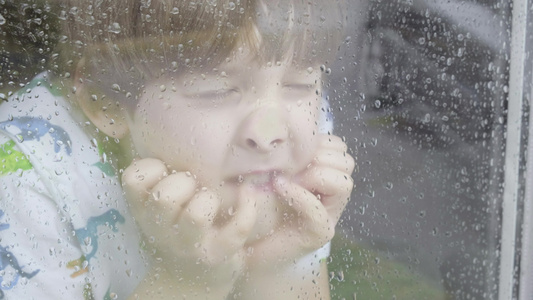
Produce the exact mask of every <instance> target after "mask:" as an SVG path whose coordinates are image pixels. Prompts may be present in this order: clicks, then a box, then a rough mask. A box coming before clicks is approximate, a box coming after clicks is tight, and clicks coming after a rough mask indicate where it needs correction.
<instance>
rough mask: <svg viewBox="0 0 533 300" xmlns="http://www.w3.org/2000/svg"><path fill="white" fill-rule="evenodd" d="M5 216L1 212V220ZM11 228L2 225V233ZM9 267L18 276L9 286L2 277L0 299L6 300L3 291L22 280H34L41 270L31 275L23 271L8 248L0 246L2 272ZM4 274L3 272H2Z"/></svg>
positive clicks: (0, 226)
mask: <svg viewBox="0 0 533 300" xmlns="http://www.w3.org/2000/svg"><path fill="white" fill-rule="evenodd" d="M3 216H4V212H3V211H2V210H0V218H1V217H3ZM8 228H9V224H6V223H0V231H2V230H7V229H8ZM8 267H11V268H13V269H14V270H15V271H16V275H15V276H14V278H12V279H11V282H10V283H9V284H5V283H4V278H3V277H2V276H0V282H3V284H2V285H1V286H0V299H4V292H3V290H9V289H12V288H13V287H14V286H15V285H17V283H18V281H19V279H20V278H21V277H22V278H28V279H30V278H32V277H33V276H35V275H36V274H37V273H39V271H40V270H35V271H33V272H31V273H28V272H25V271H23V270H22V269H23V266H21V265H20V264H19V262H18V260H17V258H16V257H15V255H14V254H13V253H12V252H10V251H9V250H8V249H7V247H3V246H2V245H0V271H4V270H6V269H7V268H8ZM1 273H2V274H4V273H3V272H1Z"/></svg>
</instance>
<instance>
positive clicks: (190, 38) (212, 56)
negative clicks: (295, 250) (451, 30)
mask: <svg viewBox="0 0 533 300" xmlns="http://www.w3.org/2000/svg"><path fill="white" fill-rule="evenodd" d="M65 1H67V0H65ZM76 1H79V3H77V4H78V6H75V9H74V10H73V9H72V8H71V9H70V10H69V11H68V12H67V11H66V9H67V8H68V7H69V6H68V5H67V6H65V11H63V12H62V14H64V17H65V18H66V19H67V21H68V22H67V23H68V24H69V27H68V28H67V32H69V36H70V43H71V44H73V46H74V47H72V48H74V49H75V51H74V54H76V55H77V56H78V57H83V58H84V62H83V63H81V64H77V65H78V70H77V71H78V72H80V71H81V72H82V73H83V76H84V77H86V78H88V79H92V81H94V82H98V84H99V85H101V84H102V83H104V85H105V83H110V84H109V85H111V83H113V86H114V87H115V88H114V89H113V90H114V91H115V92H116V86H117V85H120V86H122V87H126V86H131V87H132V88H134V87H137V88H136V89H138V87H139V86H142V84H143V83H144V82H145V81H146V80H147V79H155V78H159V77H160V76H169V75H170V76H174V77H178V76H180V75H181V74H184V73H185V72H191V71H198V70H203V69H213V68H216V67H217V66H218V65H220V64H222V63H224V62H225V61H227V60H228V59H231V57H233V56H234V54H235V53H236V52H237V51H239V49H242V48H245V49H247V50H249V51H250V53H252V55H253V59H254V60H255V61H257V62H259V63H260V64H264V63H267V62H279V61H287V60H289V62H290V63H291V64H293V65H294V66H296V67H300V68H302V69H304V68H307V67H309V66H313V65H317V64H323V63H325V62H326V61H328V60H329V59H332V58H333V57H334V55H335V53H336V51H337V47H338V46H339V45H340V42H341V36H342V29H343V22H342V20H343V17H342V16H341V9H340V5H339V3H337V2H330V1H315V2H308V1H300V0H294V1H273V0H271V1H267V0H265V1H253V0H240V1H235V0H233V1H230V0H223V1H196V2H188V1H178V0H159V1H156V0H152V1H135V0H130V1H127V0H126V1H115V0H92V1H91V0H90V1H87V0H69V1H68V2H76ZM70 7H72V3H70ZM76 49H78V50H79V53H76V51H77V50H76ZM123 90H125V89H123ZM135 92H136V91H135ZM135 92H134V91H132V92H131V93H133V94H136V93H135ZM124 94H126V92H124Z"/></svg>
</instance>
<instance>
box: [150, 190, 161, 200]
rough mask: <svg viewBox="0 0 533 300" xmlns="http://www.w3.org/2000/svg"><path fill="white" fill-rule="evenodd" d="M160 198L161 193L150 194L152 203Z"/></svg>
mask: <svg viewBox="0 0 533 300" xmlns="http://www.w3.org/2000/svg"><path fill="white" fill-rule="evenodd" d="M160 198H161V191H159V190H158V191H155V192H153V193H152V199H154V201H159V199H160Z"/></svg>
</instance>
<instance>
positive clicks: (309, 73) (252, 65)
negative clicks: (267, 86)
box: [183, 48, 321, 79]
mask: <svg viewBox="0 0 533 300" xmlns="http://www.w3.org/2000/svg"><path fill="white" fill-rule="evenodd" d="M255 73H260V74H263V75H267V74H270V75H271V76H276V75H277V76H282V77H292V76H294V77H308V78H315V79H319V78H320V77H321V71H320V67H319V64H318V63H307V64H305V63H302V62H297V61H296V60H294V59H293V58H292V56H290V55H286V56H285V57H283V58H282V59H276V58H272V59H265V58H264V57H260V56H259V55H255V54H253V53H251V52H250V51H249V50H246V49H244V48H238V49H237V50H235V51H233V52H232V53H231V54H230V55H229V56H227V57H225V59H224V60H222V62H221V63H220V64H218V65H215V66H205V67H198V68H191V69H189V72H186V73H185V74H183V75H184V76H185V77H190V76H191V75H193V76H194V75H203V76H217V77H219V78H230V77H239V76H248V75H253V74H255Z"/></svg>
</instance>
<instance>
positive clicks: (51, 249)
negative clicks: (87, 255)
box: [0, 135, 90, 299]
mask: <svg viewBox="0 0 533 300" xmlns="http://www.w3.org/2000/svg"><path fill="white" fill-rule="evenodd" d="M0 161H2V164H0V168H1V170H0V299H33V298H36V296H37V295H38V297H39V298H40V299H81V298H82V295H83V293H84V292H85V291H88V290H90V289H88V288H87V287H86V285H88V283H86V280H85V276H83V274H80V273H82V272H80V271H83V269H81V270H80V269H79V264H77V263H76V262H77V261H78V260H80V259H81V258H82V257H83V253H82V251H81V249H80V245H79V243H78V241H77V239H76V237H75V236H74V235H73V228H72V225H71V224H70V222H69V221H68V219H67V218H65V217H64V215H63V210H62V209H61V208H58V207H57V205H56V201H54V199H53V198H52V197H51V195H50V194H49V193H48V191H47V189H46V188H45V185H44V184H43V182H42V180H41V178H40V177H39V175H38V172H36V171H35V170H34V169H33V167H32V165H31V163H30V162H29V161H28V160H27V159H26V158H25V156H24V154H23V153H22V152H20V151H19V149H18V148H17V147H16V145H15V143H14V142H13V141H11V140H10V139H9V138H7V137H6V136H3V135H0ZM85 298H87V297H85Z"/></svg>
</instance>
